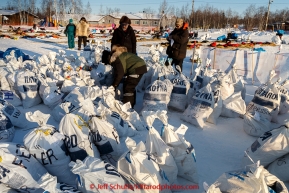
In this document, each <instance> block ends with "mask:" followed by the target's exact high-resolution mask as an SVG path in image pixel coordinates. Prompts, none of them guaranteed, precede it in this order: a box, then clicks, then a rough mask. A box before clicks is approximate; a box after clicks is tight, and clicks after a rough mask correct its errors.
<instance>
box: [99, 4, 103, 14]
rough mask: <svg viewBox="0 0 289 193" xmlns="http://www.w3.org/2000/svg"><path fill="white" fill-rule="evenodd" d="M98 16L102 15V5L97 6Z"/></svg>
mask: <svg viewBox="0 0 289 193" xmlns="http://www.w3.org/2000/svg"><path fill="white" fill-rule="evenodd" d="M98 14H99V15H104V11H103V5H102V4H101V5H100V6H99V11H98Z"/></svg>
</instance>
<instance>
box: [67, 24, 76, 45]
mask: <svg viewBox="0 0 289 193" xmlns="http://www.w3.org/2000/svg"><path fill="white" fill-rule="evenodd" d="M75 33H76V26H75V25H74V24H73V19H70V20H69V24H68V25H67V26H66V28H65V30H64V34H65V35H66V36H67V38H68V48H69V49H74V46H75V45H74V38H75Z"/></svg>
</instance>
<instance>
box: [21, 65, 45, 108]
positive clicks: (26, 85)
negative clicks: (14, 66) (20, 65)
mask: <svg viewBox="0 0 289 193" xmlns="http://www.w3.org/2000/svg"><path fill="white" fill-rule="evenodd" d="M16 84H17V87H18V90H19V92H20V94H21V98H22V102H23V108H25V109H27V108H30V107H33V106H35V105H38V104H39V103H41V102H42V100H41V98H40V96H39V93H38V79H37V77H36V75H35V73H34V72H31V71H29V70H26V71H23V72H20V73H18V75H17V81H16Z"/></svg>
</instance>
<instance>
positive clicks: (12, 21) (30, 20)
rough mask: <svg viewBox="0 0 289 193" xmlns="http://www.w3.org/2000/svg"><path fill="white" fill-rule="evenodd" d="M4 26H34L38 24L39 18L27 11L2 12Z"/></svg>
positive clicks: (0, 11) (0, 13)
mask: <svg viewBox="0 0 289 193" xmlns="http://www.w3.org/2000/svg"><path fill="white" fill-rule="evenodd" d="M0 15H1V16H2V18H1V23H0V24H2V25H14V26H15V25H29V26H32V25H33V24H34V23H36V22H35V21H36V19H37V18H38V16H36V15H34V14H31V13H29V12H27V11H21V12H19V11H16V10H0Z"/></svg>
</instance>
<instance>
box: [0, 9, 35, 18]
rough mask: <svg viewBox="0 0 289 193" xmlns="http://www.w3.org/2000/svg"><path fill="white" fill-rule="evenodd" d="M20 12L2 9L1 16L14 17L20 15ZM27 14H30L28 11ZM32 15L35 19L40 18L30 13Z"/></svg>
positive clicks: (0, 10)
mask: <svg viewBox="0 0 289 193" xmlns="http://www.w3.org/2000/svg"><path fill="white" fill-rule="evenodd" d="M18 12H19V11H18V10H5V9H0V15H14V14H16V13H18ZM25 12H26V13H29V12H28V11H25ZM29 14H30V15H33V16H34V17H38V16H37V15H34V14H32V13H29Z"/></svg>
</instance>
